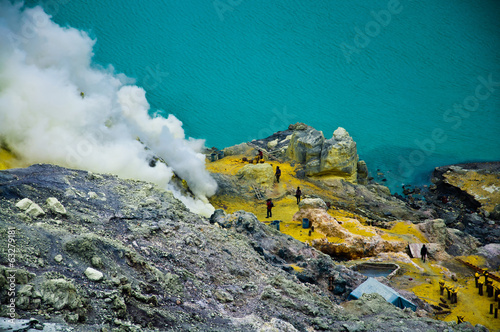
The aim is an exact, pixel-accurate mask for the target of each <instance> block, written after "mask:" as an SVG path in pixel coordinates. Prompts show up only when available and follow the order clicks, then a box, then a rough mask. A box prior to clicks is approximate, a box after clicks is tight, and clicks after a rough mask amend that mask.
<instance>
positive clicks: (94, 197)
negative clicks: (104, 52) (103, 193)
mask: <svg viewBox="0 0 500 332" xmlns="http://www.w3.org/2000/svg"><path fill="white" fill-rule="evenodd" d="M89 197H90V198H92V199H99V195H97V194H96V193H95V192H93V191H89Z"/></svg>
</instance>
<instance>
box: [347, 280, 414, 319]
mask: <svg viewBox="0 0 500 332" xmlns="http://www.w3.org/2000/svg"><path fill="white" fill-rule="evenodd" d="M364 293H368V294H371V293H378V294H380V295H382V297H383V298H384V299H386V301H387V302H389V303H392V304H394V305H395V306H396V307H398V308H401V309H404V308H411V309H412V310H413V311H417V306H416V305H414V304H413V303H411V302H410V301H408V300H407V299H405V298H404V297H402V296H401V295H399V293H398V292H396V291H395V290H394V289H392V288H391V287H388V286H386V285H384V284H382V283H380V282H378V281H377V280H376V279H374V278H368V280H366V281H365V282H364V283H362V284H361V285H359V287H358V288H356V289H355V290H353V291H352V293H351V294H349V297H348V299H349V300H352V299H359V298H360V297H361V295H363V294H364Z"/></svg>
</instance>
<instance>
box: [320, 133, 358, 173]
mask: <svg viewBox="0 0 500 332" xmlns="http://www.w3.org/2000/svg"><path fill="white" fill-rule="evenodd" d="M358 160H359V158H358V152H357V149H356V142H354V140H353V139H352V137H351V136H349V133H348V132H347V130H345V129H344V128H342V127H339V128H337V130H335V131H334V132H333V136H332V138H330V139H328V140H326V141H325V143H324V145H323V149H322V150H321V164H320V169H319V172H318V175H326V174H328V175H337V176H341V177H345V178H346V179H349V181H350V182H356V181H357V169H358V168H357V165H358Z"/></svg>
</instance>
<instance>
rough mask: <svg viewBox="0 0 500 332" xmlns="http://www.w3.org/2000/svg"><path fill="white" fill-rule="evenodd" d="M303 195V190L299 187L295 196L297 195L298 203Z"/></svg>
mask: <svg viewBox="0 0 500 332" xmlns="http://www.w3.org/2000/svg"><path fill="white" fill-rule="evenodd" d="M301 196H302V191H301V190H300V187H297V190H296V191H295V197H297V204H299V203H300V197H301Z"/></svg>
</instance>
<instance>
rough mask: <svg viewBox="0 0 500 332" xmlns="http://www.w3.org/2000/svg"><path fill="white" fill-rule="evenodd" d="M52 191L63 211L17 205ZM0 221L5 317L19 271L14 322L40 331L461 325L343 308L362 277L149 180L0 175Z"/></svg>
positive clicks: (52, 169) (19, 172)
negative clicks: (10, 245)
mask: <svg viewBox="0 0 500 332" xmlns="http://www.w3.org/2000/svg"><path fill="white" fill-rule="evenodd" d="M49 197H54V198H55V199H57V200H58V201H59V202H60V203H61V204H62V205H63V206H64V207H65V209H66V214H60V213H57V212H54V211H52V210H50V209H48V210H47V211H46V213H45V214H41V215H38V216H34V215H32V216H30V215H27V214H25V213H24V212H23V211H21V210H20V209H19V208H17V207H16V203H18V202H19V201H20V200H22V199H24V198H29V199H30V200H31V201H33V202H34V203H35V204H43V202H45V201H46V200H47V199H48V198H49ZM0 220H1V221H2V222H1V223H0V234H2V236H0V245H1V246H2V248H7V241H8V238H12V239H14V240H13V241H15V246H16V260H15V262H12V261H11V262H9V256H8V254H7V251H5V250H3V251H0V263H1V264H2V265H0V299H1V300H0V301H1V306H0V315H1V316H3V317H8V310H7V303H8V301H9V296H8V294H7V287H5V286H6V285H7V277H10V275H11V274H13V275H15V281H16V282H15V290H16V294H17V295H16V303H17V304H18V306H17V307H16V314H17V318H27V317H30V318H33V319H35V320H36V323H35V322H33V324H40V325H42V326H41V328H43V325H45V324H46V325H49V324H48V323H47V321H49V320H50V322H51V324H52V323H55V324H58V327H60V326H68V324H70V326H71V330H72V331H76V332H79V331H82V332H83V331H100V330H102V331H105V330H113V331H153V330H156V331H272V330H276V329H282V330H285V331H286V330H288V331H294V330H297V331H318V330H326V331H339V330H343V329H346V327H345V326H354V325H356V324H358V325H359V324H362V325H363V324H364V325H363V326H366V327H367V328H369V330H373V329H375V330H376V329H384V330H388V331H389V330H396V329H399V328H400V327H401V326H403V325H404V324H405V322H407V323H408V324H409V325H408V326H411V327H420V326H424V324H425V326H426V327H427V328H428V329H434V330H436V331H447V330H448V327H449V326H453V329H454V330H455V331H462V330H465V329H462V327H461V326H455V325H453V324H451V323H445V322H440V321H435V320H430V319H424V320H422V319H420V318H418V317H416V316H415V315H414V314H413V313H408V312H403V311H401V310H399V309H397V308H396V307H390V308H391V310H387V311H386V312H384V313H383V315H382V313H378V314H377V315H372V314H371V313H366V315H365V314H359V313H357V310H358V309H355V310H354V311H353V310H349V309H342V308H341V307H340V306H339V303H341V302H343V301H344V300H345V299H346V297H347V295H348V294H349V292H350V291H351V290H352V289H354V288H355V287H356V286H357V285H359V284H360V283H361V282H362V281H364V279H365V277H363V276H362V275H360V274H358V273H357V272H354V271H352V270H349V269H347V268H346V267H344V266H343V265H339V264H337V263H335V262H334V261H332V259H331V258H330V257H329V256H327V255H324V254H322V253H321V252H319V251H317V250H315V249H313V248H311V247H309V246H307V245H305V244H303V243H301V242H299V241H297V240H294V239H293V238H291V237H289V236H286V235H284V234H282V233H280V232H279V231H277V230H276V229H273V228H271V227H268V226H266V225H265V224H263V223H260V222H259V221H258V220H257V218H256V217H255V216H254V215H253V214H251V213H247V212H244V211H238V212H236V213H233V214H231V215H226V214H224V213H221V212H216V213H215V214H214V216H213V217H212V218H211V220H208V219H206V218H202V217H200V216H198V215H195V214H193V213H191V212H190V211H188V210H187V208H186V207H185V206H184V205H183V204H182V203H181V202H180V201H178V200H177V199H175V198H174V197H173V195H172V194H171V193H170V192H167V191H164V190H162V189H159V188H157V187H155V186H154V185H151V184H149V183H145V182H141V181H134V180H122V179H119V178H117V177H115V176H111V175H97V174H92V173H89V172H86V171H79V170H70V169H65V168H62V167H57V166H52V165H34V166H31V167H28V168H26V169H12V170H7V171H1V172H0ZM9 231H10V232H9ZM6 234H9V236H6ZM57 255H61V256H63V257H64V259H63V260H62V261H60V262H59V263H58V262H56V261H55V260H54V257H55V256H57ZM9 264H12V266H10V265H9ZM89 266H96V267H97V266H99V271H100V272H101V273H102V274H103V279H102V280H100V281H99V282H97V281H93V280H89V279H88V278H87V277H86V276H85V274H84V271H85V270H86V269H87V268H88V267H89ZM297 267H300V268H297ZM358 301H359V300H358ZM382 318H383V319H382ZM4 323H5V321H2V322H1V324H2V325H1V326H5V325H3V324H4ZM418 324H419V325H418ZM37 326H38V325H37ZM359 326H361V325H359ZM464 326H465V325H464ZM39 327H40V326H39ZM69 329H70V328H68V330H69Z"/></svg>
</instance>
